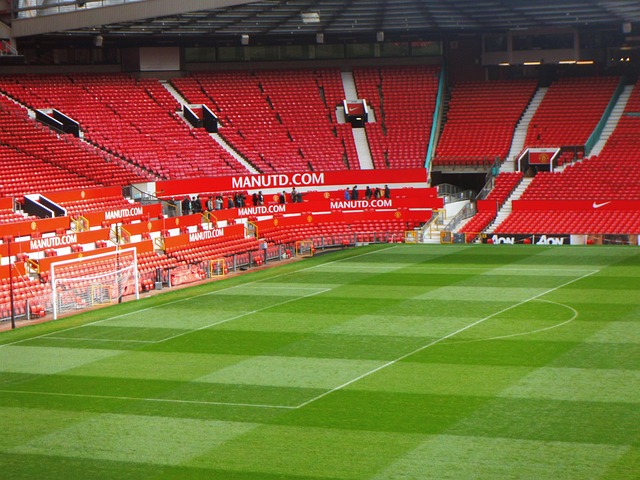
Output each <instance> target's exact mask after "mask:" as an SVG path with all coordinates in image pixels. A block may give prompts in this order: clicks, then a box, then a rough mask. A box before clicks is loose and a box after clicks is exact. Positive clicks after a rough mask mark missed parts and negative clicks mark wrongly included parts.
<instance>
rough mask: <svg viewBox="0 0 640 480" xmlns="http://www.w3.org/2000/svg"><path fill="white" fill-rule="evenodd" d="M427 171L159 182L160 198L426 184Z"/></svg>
mask: <svg viewBox="0 0 640 480" xmlns="http://www.w3.org/2000/svg"><path fill="white" fill-rule="evenodd" d="M427 173H428V172H427V170H426V169H424V168H407V169H396V170H340V171H328V172H303V173H274V174H267V175H237V176H232V177H215V178H214V177H209V178H197V179H184V180H167V181H162V182H156V193H157V195H159V196H162V197H167V196H174V197H179V196H183V195H185V194H190V193H196V192H221V193H222V192H233V191H247V190H252V191H253V190H256V191H257V190H267V189H270V190H271V189H276V190H291V189H292V188H293V187H297V188H300V187H305V188H309V187H311V188H316V189H317V188H321V187H327V186H344V185H358V186H359V187H360V188H361V192H362V193H363V192H364V188H363V186H365V187H366V186H367V185H370V186H372V187H374V186H378V187H383V186H384V185H387V184H401V185H409V184H416V185H417V184H423V185H424V186H426V184H427Z"/></svg>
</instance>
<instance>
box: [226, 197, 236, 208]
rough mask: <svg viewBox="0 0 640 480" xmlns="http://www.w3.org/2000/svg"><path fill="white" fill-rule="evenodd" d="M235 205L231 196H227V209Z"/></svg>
mask: <svg viewBox="0 0 640 480" xmlns="http://www.w3.org/2000/svg"><path fill="white" fill-rule="evenodd" d="M235 206H236V204H235V202H234V201H233V197H232V196H231V195H229V196H227V208H235Z"/></svg>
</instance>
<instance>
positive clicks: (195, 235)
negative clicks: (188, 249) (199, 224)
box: [164, 224, 245, 248]
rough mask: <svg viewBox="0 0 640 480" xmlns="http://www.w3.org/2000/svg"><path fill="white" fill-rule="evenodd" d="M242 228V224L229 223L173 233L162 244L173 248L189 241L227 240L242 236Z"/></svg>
mask: <svg viewBox="0 0 640 480" xmlns="http://www.w3.org/2000/svg"><path fill="white" fill-rule="evenodd" d="M244 229H245V227H244V225H242V224H238V225H229V226H228V227H224V228H212V229H210V230H202V231H198V232H192V233H185V234H181V235H175V236H173V237H165V239H164V245H165V248H175V247H182V246H185V245H188V244H189V243H195V242H200V241H203V240H211V241H215V240H217V239H220V240H229V239H232V238H243V237H244Z"/></svg>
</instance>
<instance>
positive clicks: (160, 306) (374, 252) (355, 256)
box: [0, 244, 398, 348]
mask: <svg viewBox="0 0 640 480" xmlns="http://www.w3.org/2000/svg"><path fill="white" fill-rule="evenodd" d="M394 248H398V246H397V245H396V244H394V245H392V246H388V247H384V248H380V249H377V250H373V251H371V252H364V253H359V254H356V255H351V256H348V257H345V258H339V259H337V260H332V261H330V262H325V263H321V264H319V265H311V266H309V267H305V268H300V269H297V270H294V271H292V272H285V273H280V274H277V275H273V276H271V277H268V278H261V279H259V280H252V281H249V282H244V283H241V284H239V285H231V286H228V287H222V288H220V289H219V290H214V291H211V292H206V293H199V294H197V295H191V296H189V297H185V298H180V299H178V300H172V301H169V302H165V303H162V304H160V305H153V306H150V307H146V308H140V309H136V310H133V311H131V312H126V313H121V314H119V315H113V316H112V317H108V318H103V319H101V320H95V321H93V322H89V323H85V324H82V325H76V326H74V327H68V328H63V329H61V330H57V331H55V332H49V333H43V334H41V335H36V336H34V337H29V338H23V339H20V340H16V341H14V342H8V343H2V344H0V348H2V347H8V346H11V345H18V344H20V343H25V342H28V341H31V340H35V339H38V338H45V337H49V336H52V335H55V334H57V333H62V332H68V331H71V330H77V329H79V328H84V327H90V326H93V325H98V324H100V323H104V322H109V321H111V320H117V319H118V318H123V317H128V316H130V315H137V314H140V313H143V312H146V311H149V310H155V309H157V308H162V307H165V306H167V305H174V304H176V303H182V302H188V301H190V300H193V299H194V298H200V297H206V296H209V295H215V294H217V293H220V292H225V291H226V290H232V289H235V288H243V287H246V286H248V285H254V284H258V283H262V282H267V281H272V280H274V279H276V278H281V277H286V276H288V275H293V274H297V273H299V272H305V271H308V270H313V269H316V268H319V267H322V266H324V265H331V264H334V263H340V262H344V261H347V260H352V259H354V258H359V257H365V256H368V255H375V254H378V253H381V252H386V251H387V250H393V249H394ZM250 313H255V312H250ZM225 321H229V320H225ZM223 323H224V322H223ZM160 341H164V340H160Z"/></svg>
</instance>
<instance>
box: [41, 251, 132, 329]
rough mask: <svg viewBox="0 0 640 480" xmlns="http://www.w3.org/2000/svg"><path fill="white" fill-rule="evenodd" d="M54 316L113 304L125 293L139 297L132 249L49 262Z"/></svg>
mask: <svg viewBox="0 0 640 480" xmlns="http://www.w3.org/2000/svg"><path fill="white" fill-rule="evenodd" d="M50 278H51V288H52V300H53V318H54V319H56V318H58V315H60V314H63V313H67V312H71V311H77V310H83V309H87V308H91V307H94V306H97V305H104V304H108V303H114V302H118V301H121V300H122V297H124V296H126V295H135V296H136V299H138V298H139V289H138V262H137V256H136V249H135V248H128V249H123V250H116V251H113V252H107V253H101V254H98V255H91V256H87V257H81V258H74V259H72V260H61V261H59V262H54V263H52V264H51V274H50Z"/></svg>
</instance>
